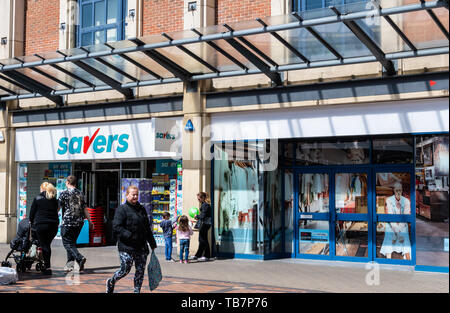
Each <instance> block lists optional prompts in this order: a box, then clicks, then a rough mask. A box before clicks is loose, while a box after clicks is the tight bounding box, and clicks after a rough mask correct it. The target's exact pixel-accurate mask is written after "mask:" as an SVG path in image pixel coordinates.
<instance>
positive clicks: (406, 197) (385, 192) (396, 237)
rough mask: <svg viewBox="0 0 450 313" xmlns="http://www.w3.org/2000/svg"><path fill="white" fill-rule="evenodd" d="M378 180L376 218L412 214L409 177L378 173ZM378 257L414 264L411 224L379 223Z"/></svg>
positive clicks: (406, 175)
mask: <svg viewBox="0 0 450 313" xmlns="http://www.w3.org/2000/svg"><path fill="white" fill-rule="evenodd" d="M376 178H377V185H376V204H377V214H391V215H404V214H411V193H410V187H411V185H410V174H409V173H400V172H399V173H377V175H376ZM381 238H383V240H382V243H381V245H379V241H380V240H379V239H381ZM394 253H395V254H394ZM378 254H380V256H378ZM377 257H384V258H388V259H393V258H401V259H404V260H411V241H410V224H408V223H398V222H386V223H378V225H377Z"/></svg>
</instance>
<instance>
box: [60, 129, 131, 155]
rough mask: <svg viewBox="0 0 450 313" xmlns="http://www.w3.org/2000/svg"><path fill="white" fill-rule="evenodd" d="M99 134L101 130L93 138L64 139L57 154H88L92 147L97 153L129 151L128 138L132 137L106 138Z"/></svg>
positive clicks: (123, 135)
mask: <svg viewBox="0 0 450 313" xmlns="http://www.w3.org/2000/svg"><path fill="white" fill-rule="evenodd" d="M99 132H100V128H98V129H97V130H96V131H95V133H94V134H93V135H92V136H91V137H89V136H84V137H72V138H69V137H62V138H61V139H60V140H59V143H58V151H57V153H58V154H60V155H63V154H66V153H69V154H81V153H83V154H86V153H87V152H88V151H89V148H90V147H92V150H93V151H94V152H95V153H103V152H112V151H113V149H115V150H116V151H117V152H121V153H122V152H125V151H127V150H128V138H130V135H128V134H121V135H108V137H106V136H103V135H98V133H99Z"/></svg>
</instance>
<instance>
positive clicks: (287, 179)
mask: <svg viewBox="0 0 450 313" xmlns="http://www.w3.org/2000/svg"><path fill="white" fill-rule="evenodd" d="M293 227H294V174H293V173H292V171H290V170H286V171H285V173H284V229H285V251H286V252H287V253H292V252H293V251H294V250H293V248H294V247H293V241H294V228H293Z"/></svg>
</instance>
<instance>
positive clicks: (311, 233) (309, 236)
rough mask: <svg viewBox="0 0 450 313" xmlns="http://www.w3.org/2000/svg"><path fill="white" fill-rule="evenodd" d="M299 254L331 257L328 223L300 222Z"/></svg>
mask: <svg viewBox="0 0 450 313" xmlns="http://www.w3.org/2000/svg"><path fill="white" fill-rule="evenodd" d="M298 227H299V253H300V254H315V255H329V254H330V243H329V241H330V236H329V223H328V221H310V220H299V225H298Z"/></svg>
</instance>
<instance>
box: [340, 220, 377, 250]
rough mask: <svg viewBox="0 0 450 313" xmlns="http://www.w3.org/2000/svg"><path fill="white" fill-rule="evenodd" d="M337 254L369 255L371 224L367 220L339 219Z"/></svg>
mask: <svg viewBox="0 0 450 313" xmlns="http://www.w3.org/2000/svg"><path fill="white" fill-rule="evenodd" d="M335 231H336V255H337V256H352V257H363V258H366V257H367V256H368V253H369V250H368V244H369V242H368V241H369V233H368V231H369V226H368V223H367V222H357V221H338V222H337V223H336V228H335Z"/></svg>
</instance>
